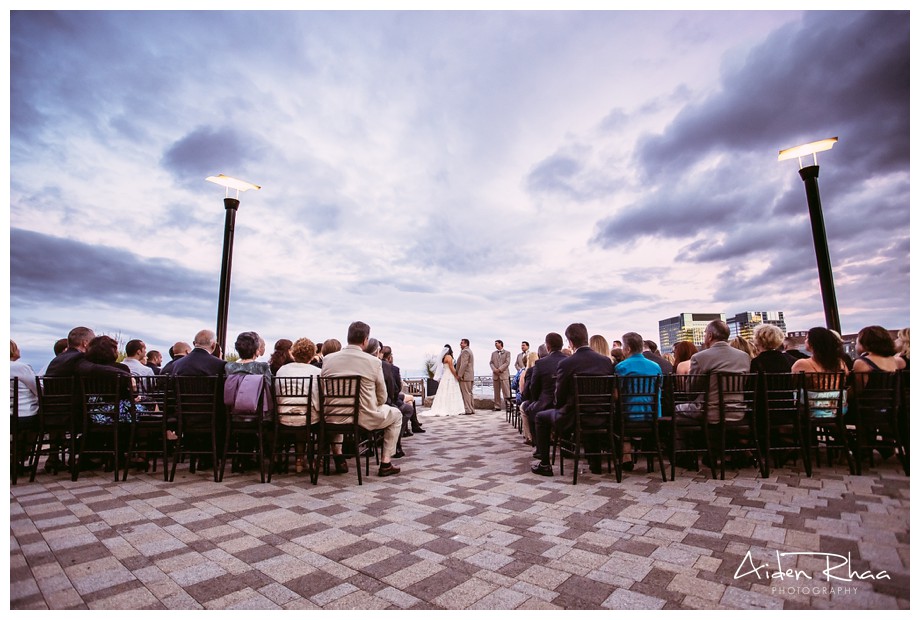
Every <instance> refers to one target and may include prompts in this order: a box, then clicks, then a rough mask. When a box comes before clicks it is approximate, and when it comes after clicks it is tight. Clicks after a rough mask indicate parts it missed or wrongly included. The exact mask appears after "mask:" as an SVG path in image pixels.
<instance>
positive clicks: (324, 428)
mask: <svg viewBox="0 0 920 620" xmlns="http://www.w3.org/2000/svg"><path fill="white" fill-rule="evenodd" d="M361 380H362V377H359V376H344V377H321V378H320V384H319V385H320V393H319V394H320V401H319V402H320V415H319V431H318V432H319V441H318V444H319V451H318V452H317V454H316V461H315V462H314V463H313V470H312V476H311V482H312V483H313V484H316V482H317V480H318V479H319V465H320V461H322V462H323V470H324V471H328V468H329V459H330V458H333V456H334V455H333V445H334V444H335V443H337V442H335V441H333V437H334V436H336V435H342V441H341V446H342V455H341V456H342V457H344V458H348V457H352V456H353V457H354V459H355V466H356V469H357V470H358V484H359V485H360V484H363V482H362V479H361V456H362V455H363V456H364V464H365V473H366V474H368V475H370V455H371V454H372V453H373V454H375V455H376V452H377V445H376V444H377V443H379V438H380V433H375V432H373V431H369V430H367V429H364V428H362V427H361V426H360V424H359V423H358V413H359V411H360V408H361Z"/></svg>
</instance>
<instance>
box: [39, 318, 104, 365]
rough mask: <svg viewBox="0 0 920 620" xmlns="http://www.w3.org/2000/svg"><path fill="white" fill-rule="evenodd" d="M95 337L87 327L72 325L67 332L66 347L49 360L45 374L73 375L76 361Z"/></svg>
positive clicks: (81, 357) (81, 356)
mask: <svg viewBox="0 0 920 620" xmlns="http://www.w3.org/2000/svg"><path fill="white" fill-rule="evenodd" d="M95 337H96V334H95V333H93V330H91V329H90V328H88V327H74V328H73V329H72V330H70V333H69V334H67V348H66V349H64V350H63V351H62V352H61V353H60V354H58V355H57V356H55V358H54V359H53V360H51V362H50V363H49V364H48V368H47V369H46V370H45V374H46V375H48V376H49V377H72V376H74V374H75V373H76V368H77V363H78V362H79V361H80V360H81V359H83V356H84V354H85V353H86V347H88V346H89V343H90V341H91V340H92V339H93V338H95Z"/></svg>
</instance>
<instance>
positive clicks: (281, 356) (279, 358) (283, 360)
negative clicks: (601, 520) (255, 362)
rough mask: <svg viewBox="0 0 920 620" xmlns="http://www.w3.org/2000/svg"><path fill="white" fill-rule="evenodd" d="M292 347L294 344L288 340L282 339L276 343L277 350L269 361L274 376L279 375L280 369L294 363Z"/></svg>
mask: <svg viewBox="0 0 920 620" xmlns="http://www.w3.org/2000/svg"><path fill="white" fill-rule="evenodd" d="M292 346H294V343H293V342H291V341H290V340H288V339H287V338H282V339H281V340H278V341H276V342H275V350H274V351H273V352H272V356H271V357H270V358H269V359H268V365H269V367H270V368H271V371H272V374H273V375H277V374H278V369H279V368H281V367H282V366H284V365H285V364H290V363H291V362H293V361H294V356H293V355H291V347H292ZM313 348H314V349H315V348H316V347H315V346H314V347H313Z"/></svg>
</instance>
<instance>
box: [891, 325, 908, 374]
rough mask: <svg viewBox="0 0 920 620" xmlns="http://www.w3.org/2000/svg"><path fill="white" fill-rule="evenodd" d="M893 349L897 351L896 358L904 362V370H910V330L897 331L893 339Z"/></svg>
mask: <svg viewBox="0 0 920 620" xmlns="http://www.w3.org/2000/svg"><path fill="white" fill-rule="evenodd" d="M894 348H895V349H897V351H898V357H900V358H902V359H903V360H904V368H905V369H909V368H910V328H909V327H905V328H904V329H901V330H898V337H897V338H895V339H894Z"/></svg>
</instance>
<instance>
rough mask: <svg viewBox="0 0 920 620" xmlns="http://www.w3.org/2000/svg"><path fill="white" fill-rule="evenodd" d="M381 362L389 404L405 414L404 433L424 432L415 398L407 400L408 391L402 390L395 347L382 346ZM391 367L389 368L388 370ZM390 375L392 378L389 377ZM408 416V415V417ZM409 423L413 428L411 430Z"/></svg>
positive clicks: (409, 435) (409, 434) (406, 434)
mask: <svg viewBox="0 0 920 620" xmlns="http://www.w3.org/2000/svg"><path fill="white" fill-rule="evenodd" d="M380 354H381V356H382V357H381V358H380V362H381V364H382V365H383V378H384V380H386V381H387V404H388V405H390V406H391V407H396V408H397V409H399V410H400V411H401V412H402V414H403V427H402V431H403V434H404V435H405V436H407V437H411V436H412V435H414V434H416V433H424V432H425V429H423V428H422V424H421V422H419V421H418V412H417V411H416V410H415V407H414V406H413V404H414V399H413V401H412V402H409V401H407V400H406V393H405V392H403V391H402V387H403V381H402V374H401V373H400V371H399V366H396V365H395V364H394V363H393V348H392V347H381V348H380ZM388 368H389V370H388ZM388 375H389V377H390V378H387V377H388ZM407 416H408V417H407ZM409 423H411V425H412V430H409Z"/></svg>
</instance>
